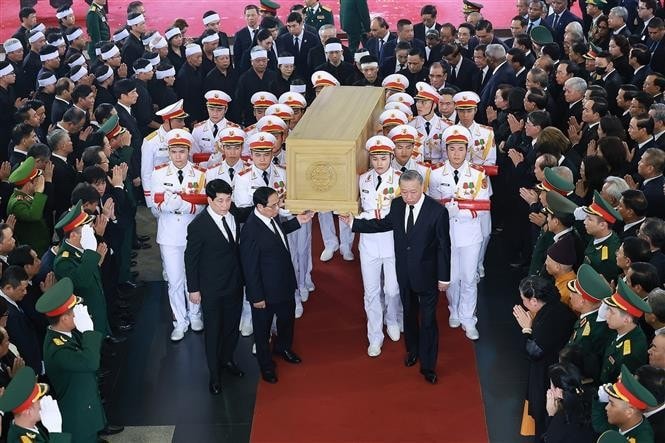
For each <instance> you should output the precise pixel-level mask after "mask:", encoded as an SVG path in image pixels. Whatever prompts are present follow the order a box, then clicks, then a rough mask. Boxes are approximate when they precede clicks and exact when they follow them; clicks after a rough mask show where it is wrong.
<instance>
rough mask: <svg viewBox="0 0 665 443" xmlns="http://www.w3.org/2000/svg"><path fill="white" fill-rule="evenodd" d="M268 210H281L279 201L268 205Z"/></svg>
mask: <svg viewBox="0 0 665 443" xmlns="http://www.w3.org/2000/svg"><path fill="white" fill-rule="evenodd" d="M266 208H271V209H278V208H279V201H277V202H275V203H273V204H272V205H266Z"/></svg>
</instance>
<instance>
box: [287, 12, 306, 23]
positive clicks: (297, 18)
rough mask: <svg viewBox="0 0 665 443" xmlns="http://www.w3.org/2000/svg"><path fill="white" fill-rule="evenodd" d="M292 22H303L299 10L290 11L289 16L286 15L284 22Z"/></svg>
mask: <svg viewBox="0 0 665 443" xmlns="http://www.w3.org/2000/svg"><path fill="white" fill-rule="evenodd" d="M293 22H296V23H302V22H303V20H302V14H301V13H299V12H292V13H290V14H289V16H288V17H286V23H293Z"/></svg>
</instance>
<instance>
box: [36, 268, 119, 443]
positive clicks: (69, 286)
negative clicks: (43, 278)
mask: <svg viewBox="0 0 665 443" xmlns="http://www.w3.org/2000/svg"><path fill="white" fill-rule="evenodd" d="M80 301H81V298H80V297H77V296H75V295H74V284H73V283H72V280H70V279H69V278H63V279H62V280H60V281H58V282H57V283H56V284H55V285H53V286H52V287H51V288H50V289H49V290H48V291H46V292H45V293H44V295H43V296H42V297H41V298H40V299H39V300H38V301H37V305H36V308H37V311H39V312H41V313H43V314H45V315H47V316H49V317H51V318H53V317H56V316H58V315H62V314H64V313H65V312H68V311H69V310H70V309H72V308H73V307H74V306H76V304H78V303H79V302H80ZM103 339H104V336H103V335H102V334H100V333H99V332H97V331H86V332H83V333H81V332H79V331H77V330H73V331H71V332H60V331H56V330H54V329H51V327H49V328H48V329H47V331H46V338H45V339H44V366H45V367H46V373H47V374H48V377H49V380H50V382H51V385H52V387H53V390H54V391H55V396H56V398H57V400H58V404H59V406H60V411H61V412H62V428H63V429H64V430H65V431H67V432H69V433H71V434H72V441H73V442H75V443H76V442H80V443H95V442H97V439H98V438H97V433H98V432H99V431H101V430H102V429H104V427H105V426H106V415H105V414H104V407H103V406H102V399H101V397H100V394H99V385H98V380H97V371H98V370H99V364H100V360H101V348H102V340H103Z"/></svg>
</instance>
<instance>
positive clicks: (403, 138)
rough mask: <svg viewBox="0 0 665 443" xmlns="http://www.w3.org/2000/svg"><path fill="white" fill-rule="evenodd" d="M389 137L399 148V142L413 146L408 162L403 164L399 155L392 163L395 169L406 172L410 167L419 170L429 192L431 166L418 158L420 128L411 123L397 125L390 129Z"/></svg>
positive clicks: (424, 186)
mask: <svg viewBox="0 0 665 443" xmlns="http://www.w3.org/2000/svg"><path fill="white" fill-rule="evenodd" d="M388 137H389V138H390V140H392V142H393V143H394V144H395V149H396V150H397V149H399V148H398V146H397V145H398V144H403V143H407V144H410V145H411V146H412V148H411V149H412V152H411V156H410V157H409V159H408V160H407V161H406V163H404V164H401V163H400V162H399V161H398V160H397V156H395V157H394V158H393V161H392V165H393V168H395V170H397V171H399V172H401V173H404V172H406V171H408V170H409V169H411V170H414V171H418V172H419V173H420V175H421V176H422V177H423V180H424V181H423V191H424V192H427V187H428V186H429V175H430V173H431V169H430V167H429V166H428V165H427V164H425V163H421V162H420V161H419V160H418V157H419V153H418V152H417V151H416V147H417V146H418V140H419V139H420V137H419V135H418V130H417V129H416V128H414V127H413V126H409V125H399V126H395V127H394V128H392V129H391V130H390V132H389V133H388Z"/></svg>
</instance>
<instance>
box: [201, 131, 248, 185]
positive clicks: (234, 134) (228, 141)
mask: <svg viewBox="0 0 665 443" xmlns="http://www.w3.org/2000/svg"><path fill="white" fill-rule="evenodd" d="M244 142H245V131H243V130H242V129H240V128H236V127H232V128H224V129H222V130H221V131H220V135H219V144H220V145H221V146H219V147H220V148H223V147H224V146H237V147H238V148H239V149H241V150H242V144H243V143H244ZM222 154H223V153H222V152H219V151H218V152H215V154H213V155H212V156H211V157H210V160H208V164H209V165H212V166H211V167H209V168H208V170H207V171H206V183H208V182H210V181H212V180H214V179H216V178H219V179H221V180H224V181H225V182H227V183H228V184H230V185H231V187H232V188H235V182H236V178H237V177H238V175H239V174H240V172H242V171H243V170H244V169H245V168H247V167H248V166H249V164H248V163H245V162H244V161H243V160H242V159H238V161H236V162H235V164H233V165H230V164H229V163H228V159H224V160H222Z"/></svg>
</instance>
